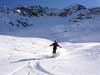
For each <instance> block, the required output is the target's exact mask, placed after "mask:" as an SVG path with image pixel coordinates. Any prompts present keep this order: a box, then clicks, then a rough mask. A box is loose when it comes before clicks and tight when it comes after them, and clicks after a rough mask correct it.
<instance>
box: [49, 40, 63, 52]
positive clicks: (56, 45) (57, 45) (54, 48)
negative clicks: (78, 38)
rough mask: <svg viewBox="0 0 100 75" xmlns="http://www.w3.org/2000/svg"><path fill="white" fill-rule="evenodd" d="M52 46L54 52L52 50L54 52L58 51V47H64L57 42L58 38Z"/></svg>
mask: <svg viewBox="0 0 100 75" xmlns="http://www.w3.org/2000/svg"><path fill="white" fill-rule="evenodd" d="M50 46H53V52H52V53H53V54H55V53H56V50H57V47H60V48H62V47H61V46H60V45H59V44H58V43H57V41H56V40H55V41H54V43H52V44H51V45H50Z"/></svg>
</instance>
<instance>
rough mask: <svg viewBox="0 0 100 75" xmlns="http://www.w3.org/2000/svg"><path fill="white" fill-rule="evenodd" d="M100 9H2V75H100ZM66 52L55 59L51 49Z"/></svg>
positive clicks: (37, 7)
mask: <svg viewBox="0 0 100 75" xmlns="http://www.w3.org/2000/svg"><path fill="white" fill-rule="evenodd" d="M99 12H100V9H99V8H91V9H88V8H86V7H84V6H82V5H79V4H75V5H71V6H69V7H66V8H63V9H58V8H48V7H42V6H30V7H29V6H27V7H25V6H18V7H16V8H7V7H1V8H0V75H100V67H99V66H100V21H99V20H100V13H99ZM53 40H57V41H58V42H59V44H60V45H61V46H62V48H58V50H57V54H56V55H52V47H50V46H49V45H50V44H51V43H52V42H53Z"/></svg>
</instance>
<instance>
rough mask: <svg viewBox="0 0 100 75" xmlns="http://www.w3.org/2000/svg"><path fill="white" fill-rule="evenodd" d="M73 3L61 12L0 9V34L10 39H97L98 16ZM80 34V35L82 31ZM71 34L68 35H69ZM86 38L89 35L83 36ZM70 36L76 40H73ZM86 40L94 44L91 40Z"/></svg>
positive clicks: (30, 8)
mask: <svg viewBox="0 0 100 75" xmlns="http://www.w3.org/2000/svg"><path fill="white" fill-rule="evenodd" d="M94 10H95V11H96V10H98V9H96V8H95V9H94V8H93V9H92V8H91V9H88V8H86V7H84V6H82V5H79V4H75V5H71V6H68V7H66V8H63V9H57V8H48V7H41V6H27V7H24V6H19V7H16V8H13V9H11V8H6V7H5V8H0V25H1V27H0V33H1V34H6V35H14V36H26V37H31V36H34V37H42V38H49V39H52V40H54V37H55V38H57V40H60V41H64V40H66V41H72V42H78V40H81V41H87V39H84V38H83V39H81V36H82V37H83V36H84V37H85V36H86V37H90V36H93V35H94V34H95V33H96V34H95V35H97V36H98V38H97V37H96V38H97V39H98V40H99V28H100V26H99V16H100V15H99V14H98V13H94V12H93V11H94ZM83 31H84V32H83ZM45 34H46V35H47V36H45ZM70 34H71V35H70ZM87 35H89V36H87ZM74 37H77V39H76V38H75V39H74ZM88 41H97V40H96V39H94V36H93V38H91V39H88Z"/></svg>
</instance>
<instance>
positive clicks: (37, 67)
mask: <svg viewBox="0 0 100 75" xmlns="http://www.w3.org/2000/svg"><path fill="white" fill-rule="evenodd" d="M58 56H59V54H57V55H52V56H49V55H44V56H42V57H41V58H30V59H21V60H18V61H15V62H11V63H18V62H25V61H29V63H30V64H29V65H28V63H27V64H25V65H23V66H21V67H19V68H17V69H15V70H14V71H12V72H10V73H9V74H8V75H13V74H15V73H17V72H19V71H20V70H22V69H24V68H25V67H31V70H32V69H37V70H39V71H40V72H43V73H46V74H49V75H54V74H52V73H50V72H48V71H46V70H45V69H43V68H42V67H41V65H40V63H39V62H40V61H41V60H43V59H51V58H56V57H58ZM33 63H35V65H33Z"/></svg>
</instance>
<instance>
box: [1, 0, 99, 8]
mask: <svg viewBox="0 0 100 75" xmlns="http://www.w3.org/2000/svg"><path fill="white" fill-rule="evenodd" d="M72 4H82V5H84V6H86V7H89V8H90V7H98V6H100V0H0V6H7V7H15V6H19V5H20V6H22V5H24V6H32V5H42V6H48V7H53V8H64V7H67V6H69V5H72Z"/></svg>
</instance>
